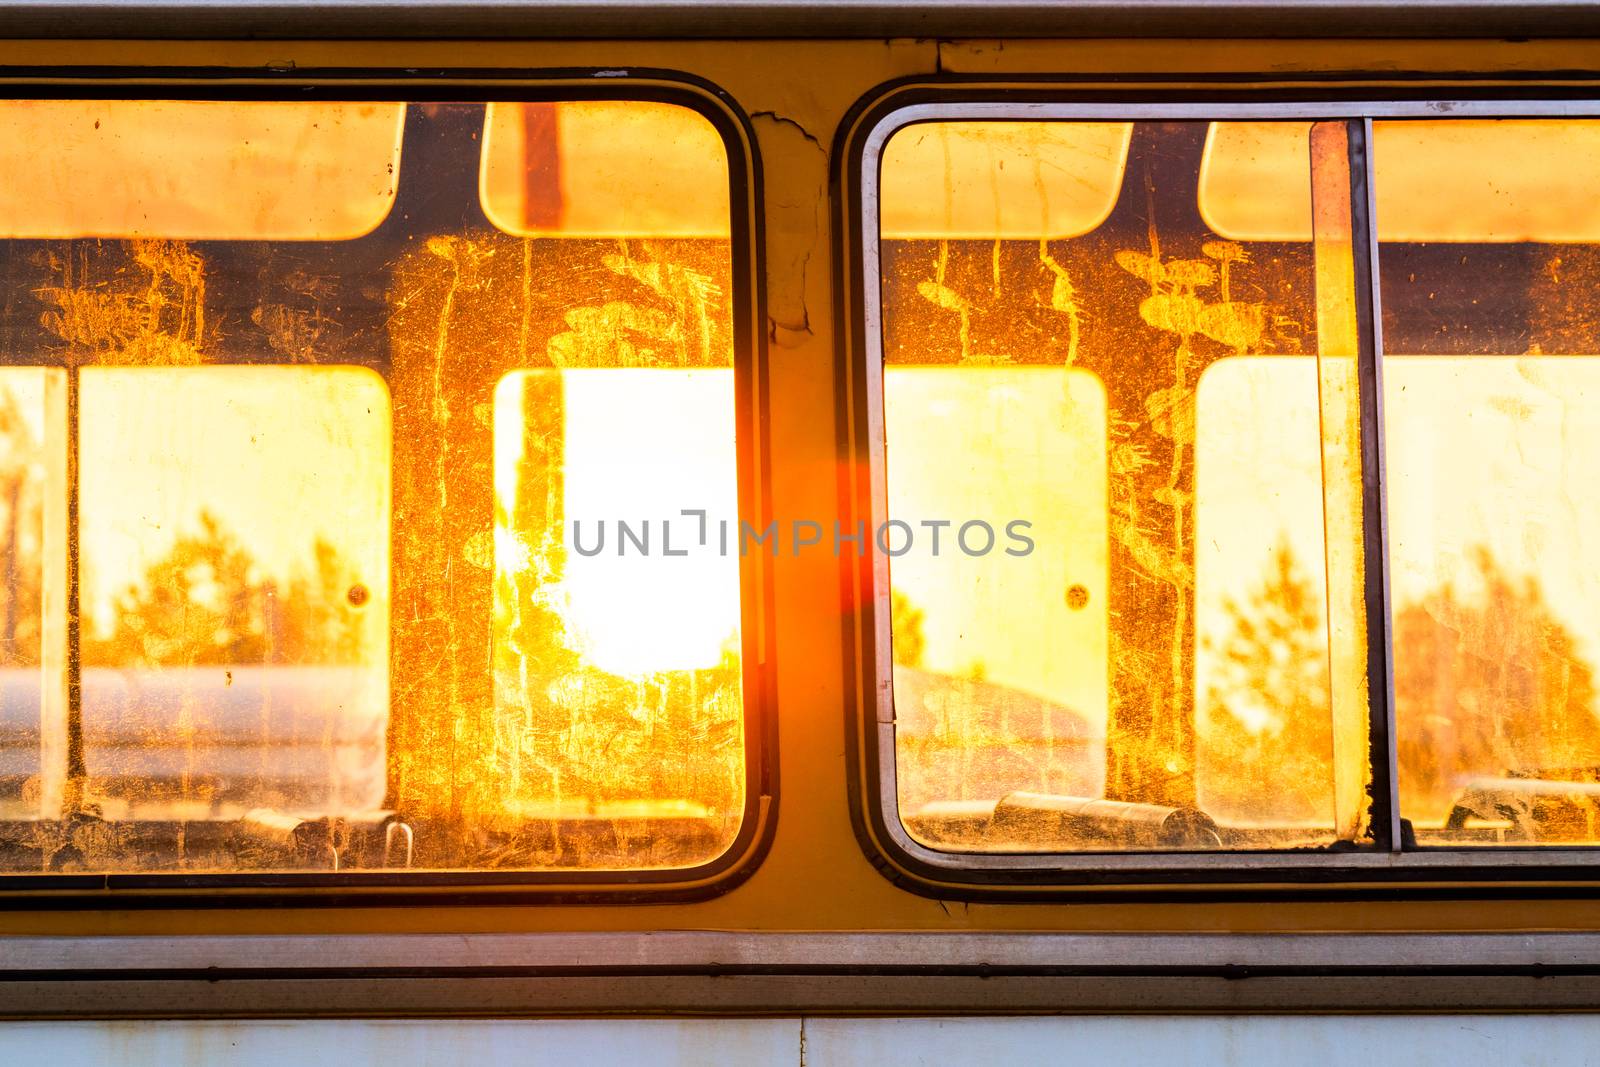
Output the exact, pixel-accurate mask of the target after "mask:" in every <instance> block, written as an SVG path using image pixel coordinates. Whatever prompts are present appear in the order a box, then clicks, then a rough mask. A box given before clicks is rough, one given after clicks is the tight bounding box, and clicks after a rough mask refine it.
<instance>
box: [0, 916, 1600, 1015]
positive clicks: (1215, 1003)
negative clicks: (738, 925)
mask: <svg viewBox="0 0 1600 1067" xmlns="http://www.w3.org/2000/svg"><path fill="white" fill-rule="evenodd" d="M6 948H7V952H6V955H5V957H4V959H3V961H0V1018H32V1019H38V1018H54V1019H67V1018H78V1019H96V1018H101V1019H104V1018H117V1017H128V1016H139V1017H144V1018H152V1017H156V1018H185V1017H187V1018H195V1017H229V1016H240V1015H249V1016H255V1017H261V1016H274V1015H276V1016H290V1017H301V1018H305V1017H315V1016H339V1017H357V1016H368V1015H385V1016H407V1015H410V1016H423V1015H430V1014H433V1015H450V1014H459V1013H462V1012H466V1013H469V1014H474V1015H484V1014H494V1015H504V1016H530V1015H596V1016H603V1015H619V1014H637V1013H639V1012H647V1013H650V1012H653V1013H658V1014H664V1015H676V1014H694V1015H705V1014H707V1013H713V1014H718V1015H743V1014H754V1013H771V1012H774V1011H795V1010H815V1011H824V1012H827V1013H829V1014H862V1013H870V1012H887V1013H906V1012H910V1013H913V1014H918V1015H930V1014H934V1015H947V1014H984V1013H991V1014H994V1013H998V1014H1014V1013H1031V1012H1049V1013H1052V1014H1062V1013H1067V1014H1073V1013H1077V1014H1090V1013H1104V1012H1108V1011H1109V1012H1126V1011H1128V1010H1130V1008H1131V1009H1133V1010H1136V1011H1187V1012H1194V1011H1217V1012H1223V1013H1227V1012H1244V1011H1261V1010H1291V1011H1318V1010H1323V1011H1342V1012H1349V1011H1379V1012H1387V1013H1395V1012H1419V1011H1435V1010H1441V1009H1444V1010H1466V1011H1485V1010H1517V1009H1529V1008H1532V1009H1541V1008H1542V1009H1556V1008H1564V1009H1567V1010H1572V1009H1579V1010H1585V1009H1592V1008H1593V1006H1594V1003H1595V997H1596V994H1597V993H1600V935H1596V934H1594V933H1580V932H1573V933H1460V932H1458V933H1452V934H1449V935H1448V936H1441V935H1440V934H1437V933H1431V934H1430V933H1387V932H1378V933H1273V934H1238V933H1066V932H1055V933H1044V932H1026V933H1024V932H1018V933H991V932H939V933H910V932H882V931H879V932H871V931H869V932H865V933H863V932H860V931H846V932H836V933H824V932H799V931H782V932H779V931H774V932H763V933H754V932H736V931H709V930H706V931H658V932H654V933H650V934H647V935H644V936H640V935H639V934H637V933H626V932H600V931H593V932H564V933H555V932H551V933H534V934H514V933H494V934H469V935H465V936H463V935H460V934H332V935H295V934H289V935H243V936H188V937H153V936H122V937H104V936H85V937H61V936H38V937H35V936H27V937H15V938H9V939H7V943H6Z"/></svg>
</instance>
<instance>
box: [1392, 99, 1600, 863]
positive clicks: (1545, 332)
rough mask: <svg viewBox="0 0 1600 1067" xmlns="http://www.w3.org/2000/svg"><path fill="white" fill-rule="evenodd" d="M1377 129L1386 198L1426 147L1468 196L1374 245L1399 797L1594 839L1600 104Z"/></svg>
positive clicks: (1599, 638)
mask: <svg viewBox="0 0 1600 1067" xmlns="http://www.w3.org/2000/svg"><path fill="white" fill-rule="evenodd" d="M1378 129H1379V135H1378V139H1377V152H1376V155H1375V165H1376V168H1377V182H1378V193H1379V203H1380V212H1381V210H1382V209H1381V204H1382V203H1383V191H1384V189H1385V188H1386V187H1387V186H1389V185H1391V184H1395V183H1399V184H1401V185H1404V183H1406V182H1409V181H1412V180H1414V178H1415V176H1416V173H1417V172H1416V168H1415V166H1414V159H1415V158H1416V154H1417V153H1422V152H1425V153H1427V154H1428V155H1430V156H1431V157H1433V158H1436V159H1447V160H1449V161H1450V164H1449V166H1444V167H1437V168H1435V169H1434V170H1432V171H1431V172H1430V173H1431V180H1432V181H1433V182H1434V183H1435V186H1436V188H1437V190H1438V195H1439V196H1440V197H1443V198H1447V199H1450V200H1451V201H1453V202H1458V203H1459V204H1460V205H1461V212H1460V213H1459V215H1458V216H1457V217H1452V218H1448V219H1446V218H1443V217H1435V216H1424V217H1422V218H1421V219H1418V220H1416V221H1414V222H1413V224H1412V225H1411V226H1410V227H1409V228H1408V230H1407V231H1406V232H1404V233H1398V234H1395V235H1394V236H1393V237H1392V238H1391V239H1389V240H1386V241H1384V242H1383V243H1382V244H1381V245H1380V254H1381V262H1382V279H1383V310H1384V323H1383V325H1384V347H1385V359H1384V367H1383V373H1384V401H1385V405H1386V411H1385V415H1386V424H1387V442H1388V498H1389V537H1390V575H1391V585H1392V593H1391V598H1392V602H1393V613H1394V614H1393V627H1394V659H1395V664H1394V671H1395V699H1396V717H1397V729H1398V734H1399V736H1398V739H1397V742H1398V753H1399V769H1400V809H1401V815H1402V817H1404V818H1405V819H1407V820H1409V821H1410V823H1411V825H1412V827H1413V828H1414V830H1415V832H1416V835H1417V839H1418V841H1419V842H1421V843H1424V844H1427V843H1440V844H1444V843H1448V844H1455V845H1463V844H1465V845H1496V844H1508V845H1515V844H1520V845H1526V844H1530V843H1531V844H1557V843H1566V844H1570V843H1588V844H1593V843H1596V842H1600V719H1597V712H1600V707H1597V705H1596V699H1595V698H1596V692H1595V670H1596V663H1597V657H1600V610H1597V607H1596V606H1597V605H1600V576H1597V574H1596V571H1595V568H1594V566H1593V559H1594V556H1595V554H1596V553H1597V552H1600V493H1597V492H1596V490H1595V484H1596V483H1595V477H1594V470H1593V465H1594V458H1595V456H1596V455H1600V407H1597V405H1600V299H1597V297H1596V284H1597V281H1600V243H1597V242H1600V225H1597V224H1596V220H1597V215H1596V210H1597V209H1596V200H1595V197H1594V192H1593V190H1594V188H1595V183H1596V181H1597V180H1600V123H1597V122H1595V121H1592V120H1559V121H1557V120H1548V121H1530V120H1516V121H1457V122H1443V121H1415V122H1387V123H1380V124H1378ZM1396 144H1398V145H1401V146H1405V149H1406V150H1396V151H1392V152H1391V151H1390V150H1389V149H1388V148H1387V147H1386V146H1389V145H1396Z"/></svg>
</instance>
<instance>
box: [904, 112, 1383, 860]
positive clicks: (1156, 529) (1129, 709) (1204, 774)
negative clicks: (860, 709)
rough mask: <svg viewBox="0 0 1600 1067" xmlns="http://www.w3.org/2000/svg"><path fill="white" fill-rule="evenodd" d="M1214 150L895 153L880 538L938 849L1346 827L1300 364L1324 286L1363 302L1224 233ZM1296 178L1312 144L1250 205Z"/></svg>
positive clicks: (1143, 845) (1343, 710) (1002, 144)
mask: <svg viewBox="0 0 1600 1067" xmlns="http://www.w3.org/2000/svg"><path fill="white" fill-rule="evenodd" d="M1212 136H1213V130H1212V127H1211V125H1210V124H1208V123H1204V122H1174V123H1167V122H1141V123H1133V124H1123V123H1097V122H1068V121H1061V122H1049V123H1033V122H1017V123H1003V122H994V123H983V122H970V123H968V122H960V121H953V120H952V121H948V122H944V121H941V122H923V123H919V124H916V125H911V126H907V127H904V128H902V129H900V130H897V131H896V132H895V133H894V134H893V135H892V136H891V138H890V139H889V141H888V143H887V144H886V146H885V148H884V151H883V156H882V182H881V197H882V200H883V203H882V211H881V219H880V242H881V243H880V246H879V255H880V260H881V264H882V288H883V298H882V299H883V312H882V322H883V333H882V352H883V363H884V366H883V370H882V374H883V409H884V414H883V420H884V421H883V435H884V436H883V445H884V450H885V459H884V470H885V482H886V493H885V507H884V510H883V512H882V514H881V515H879V516H878V519H879V520H880V521H881V522H883V523H886V524H887V526H886V527H884V526H880V529H885V531H886V532H885V534H884V536H883V541H885V542H887V543H886V544H883V543H880V545H879V548H880V550H882V551H883V552H884V553H885V554H886V555H887V556H888V557H889V558H888V560H887V564H886V570H887V574H888V576H889V578H890V580H891V592H890V598H889V600H890V603H889V606H890V608H891V611H892V616H893V617H892V620H891V625H890V627H889V630H890V638H891V645H892V661H893V665H892V679H893V694H894V709H893V721H894V752H895V785H896V792H897V800H898V810H899V816H900V819H901V821H902V823H903V825H904V826H905V827H906V829H907V830H908V831H909V833H910V834H911V835H912V837H913V838H914V839H916V840H917V841H918V842H919V843H921V844H923V845H925V846H928V847H932V848H936V849H942V850H946V851H978V852H1035V853H1039V852H1044V853H1049V852H1078V851H1107V850H1110V851H1116V850H1138V851H1147V850H1152V849H1155V850H1163V849H1179V850H1193V849H1218V848H1245V849H1250V848H1255V849H1259V848H1276V847H1301V846H1306V845H1325V844H1328V843H1330V842H1333V841H1335V840H1338V839H1341V838H1342V839H1355V838H1357V837H1358V836H1359V834H1360V832H1361V827H1360V815H1359V813H1357V812H1355V810H1354V808H1353V807H1350V806H1349V805H1345V807H1349V808H1350V810H1343V809H1341V807H1340V805H1341V803H1342V802H1340V801H1338V800H1337V795H1342V796H1345V797H1349V796H1351V795H1353V794H1357V793H1360V792H1361V791H1362V790H1363V789H1364V787H1365V786H1364V783H1365V780H1366V779H1365V775H1366V773H1367V772H1366V769H1365V764H1364V759H1365V745H1364V742H1363V744H1362V749H1361V752H1360V753H1353V754H1352V755H1347V756H1346V757H1343V758H1340V757H1338V756H1336V752H1335V749H1336V748H1337V747H1338V745H1339V742H1338V741H1337V739H1336V738H1337V736H1338V734H1339V730H1340V726H1339V723H1340V720H1341V716H1343V717H1345V718H1348V717H1349V716H1350V715H1351V714H1354V715H1355V719H1354V722H1355V725H1356V728H1357V729H1359V730H1361V731H1364V730H1365V725H1364V722H1365V715H1366V711H1365V708H1364V704H1362V703H1360V702H1357V705H1341V704H1340V703H1339V701H1338V700H1337V699H1336V695H1335V693H1334V692H1333V689H1332V682H1331V681H1330V674H1331V673H1332V672H1333V671H1334V667H1332V666H1331V665H1330V649H1331V648H1332V647H1333V646H1335V645H1336V644H1337V642H1338V640H1339V635H1338V634H1336V633H1335V632H1334V631H1333V629H1331V628H1330V623H1329V617H1330V609H1329V606H1328V605H1327V603H1326V600H1327V594H1328V590H1329V586H1330V581H1329V571H1328V569H1327V561H1328V560H1329V559H1330V558H1332V556H1331V555H1330V552H1329V548H1328V545H1329V544H1330V543H1332V542H1335V541H1337V542H1338V543H1339V544H1341V545H1348V544H1349V543H1350V540H1349V537H1350V534H1351V528H1350V527H1348V525H1347V526H1338V525H1337V524H1334V525H1330V523H1329V519H1328V517H1327V515H1326V514H1325V490H1326V489H1327V481H1326V480H1325V478H1324V475H1323V460H1324V458H1325V453H1326V451H1327V449H1328V448H1329V447H1330V446H1329V445H1328V444H1327V443H1326V441H1325V435H1323V434H1322V433H1320V432H1319V427H1321V426H1322V424H1323V423H1324V422H1325V421H1326V420H1327V419H1328V418H1329V416H1330V413H1331V411H1332V409H1331V408H1330V406H1329V401H1328V399H1327V397H1326V395H1324V394H1325V393H1326V390H1324V391H1323V394H1319V374H1320V375H1323V376H1324V377H1323V383H1324V385H1326V384H1327V383H1328V381H1329V379H1328V378H1327V377H1326V376H1327V375H1328V374H1330V373H1333V370H1331V369H1330V366H1331V365H1334V364H1338V363H1339V360H1337V359H1331V358H1323V359H1319V358H1318V357H1319V355H1321V356H1323V357H1331V356H1341V357H1343V356H1353V354H1354V353H1353V350H1351V351H1348V352H1347V351H1343V350H1339V349H1336V348H1334V347H1333V346H1332V344H1331V343H1330V342H1329V341H1328V339H1327V338H1323V337H1319V320H1320V321H1324V322H1325V321H1327V315H1328V311H1327V308H1319V306H1318V294H1319V289H1321V290H1323V291H1324V302H1325V303H1326V302H1327V301H1328V300H1333V301H1334V302H1336V303H1337V302H1339V301H1343V302H1344V303H1348V300H1349V299H1350V297H1349V294H1348V291H1344V290H1341V291H1340V292H1339V293H1338V294H1337V295H1334V296H1329V295H1328V294H1327V291H1328V290H1329V289H1330V288H1333V289H1337V288H1338V287H1337V286H1336V285H1335V286H1330V283H1329V282H1328V279H1329V278H1334V279H1338V278H1343V279H1344V284H1345V286H1346V288H1348V284H1349V282H1348V279H1349V252H1348V248H1347V247H1344V248H1341V247H1339V246H1337V245H1330V246H1329V247H1328V248H1327V249H1325V250H1323V251H1322V252H1321V253H1320V257H1319V253H1318V252H1317V251H1316V250H1314V248H1313V244H1312V242H1311V241H1310V240H1309V239H1308V237H1307V236H1298V235H1290V236H1281V235H1275V234H1266V235H1264V236H1261V237H1251V238H1248V239H1230V238H1229V237H1228V236H1226V235H1224V234H1222V233H1219V232H1217V230H1216V228H1215V224H1213V223H1211V222H1210V221H1208V220H1209V219H1210V218H1211V215H1212V212H1211V211H1210V209H1209V207H1208V205H1207V204H1206V203H1205V201H1204V197H1205V195H1206V192H1205V188H1206V187H1205V185H1204V182H1203V179H1204V177H1205V175H1206V174H1207V172H1208V167H1210V166H1211V164H1209V163H1208V162H1207V161H1208V159H1209V158H1210V157H1211V156H1212V155H1213V154H1214V153H1213V152H1211V150H1210V148H1209V147H1208V146H1209V145H1210V141H1211V138H1212ZM902 142H906V145H907V147H905V148H902V147H901V146H902ZM930 146H932V147H930ZM913 148H914V149H915V150H913ZM935 148H938V149H939V151H935V150H934V149H935ZM956 149H959V150H956ZM1341 165H1342V164H1341ZM1312 179H1313V173H1312V164H1311V162H1310V156H1309V153H1308V154H1303V155H1302V156H1301V157H1300V160H1299V166H1298V168H1292V167H1291V168H1287V169H1285V170H1283V171H1282V172H1280V173H1275V174H1273V175H1271V176H1270V177H1269V179H1267V180H1260V181H1257V182H1255V183H1254V185H1253V187H1252V193H1251V195H1252V197H1253V198H1254V200H1255V201H1256V202H1258V203H1260V204H1262V205H1263V210H1264V211H1266V212H1268V213H1269V214H1270V213H1271V212H1272V211H1273V210H1275V209H1276V206H1277V202H1278V201H1279V200H1283V199H1290V200H1292V199H1294V198H1296V197H1301V196H1304V197H1307V198H1309V197H1310V196H1311V195H1312V194H1311V187H1312V185H1313V181H1312ZM980 194H986V195H980ZM1346 195H1347V194H1346ZM997 204H999V205H1001V206H999V207H997V206H996V205H997ZM1339 206H1340V207H1341V208H1343V207H1344V202H1343V200H1341V201H1340V205H1339ZM914 216H915V217H917V219H916V221H910V220H912V219H913V217H914ZM924 216H925V217H924ZM1268 228H1270V227H1268ZM1345 228H1346V232H1348V220H1346V222H1345ZM1347 240H1348V237H1347V238H1346V241H1347ZM1319 258H1322V259H1324V260H1327V261H1329V262H1323V263H1319V262H1318V259H1319ZM1341 271H1342V273H1341ZM1343 362H1344V363H1347V364H1349V365H1350V367H1349V369H1350V370H1351V371H1352V372H1353V360H1350V359H1345V360H1344V361H1343ZM1350 380H1353V379H1350ZM1347 395H1348V396H1349V397H1352V398H1353V395H1354V394H1353V392H1348V394H1347ZM1353 412H1354V408H1353V405H1352V406H1350V407H1349V409H1348V412H1347V414H1349V415H1351V416H1352V417H1353ZM1326 436H1327V438H1330V439H1331V438H1333V437H1337V436H1338V435H1335V434H1329V435H1326ZM1349 440H1350V441H1353V437H1352V438H1350V439H1349ZM1341 447H1343V446H1341ZM1352 484H1355V485H1358V484H1359V478H1357V479H1356V480H1355V482H1354V483H1352ZM1329 499H1332V498H1331V497H1330V498H1329ZM1330 530H1332V531H1334V533H1329V532H1328V531H1330ZM988 531H993V532H994V534H995V535H996V536H995V537H994V539H992V540H991V539H990V537H989V534H988ZM1355 544H1356V545H1357V547H1359V540H1357V541H1355ZM1333 586H1334V588H1335V589H1340V588H1341V580H1340V575H1339V574H1336V575H1335V578H1334V581H1333ZM1336 606H1337V608H1338V609H1339V610H1340V611H1343V610H1344V608H1345V606H1346V605H1345V602H1343V601H1341V602H1340V603H1339V604H1338V605H1336ZM1346 779H1348V780H1346ZM1341 791H1342V792H1341ZM1336 809H1338V810H1336Z"/></svg>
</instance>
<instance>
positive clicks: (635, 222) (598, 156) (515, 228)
mask: <svg viewBox="0 0 1600 1067" xmlns="http://www.w3.org/2000/svg"><path fill="white" fill-rule="evenodd" d="M480 174H481V176H482V198H483V209H484V212H485V213H486V214H487V215H488V216H489V218H490V220H491V221H493V222H494V224H495V225H496V226H498V227H500V228H501V229H502V230H505V231H506V232H507V233H515V234H520V235H525V236H534V237H641V236H649V237H727V236H728V220H729V210H728V152H727V148H726V147H725V146H724V145H723V143H722V136H721V135H720V134H719V133H717V129H716V127H715V126H713V125H711V122H710V121H709V120H708V119H707V118H706V117H705V116H704V115H701V114H700V113H699V112H697V111H694V110H692V109H690V108H686V107H681V106H678V105H676V104H657V103H647V102H644V101H639V100H583V101H562V102H557V103H551V104H490V105H489V117H488V119H487V121H486V125H485V128H484V140H483V168H482V170H481V171H480Z"/></svg>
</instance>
